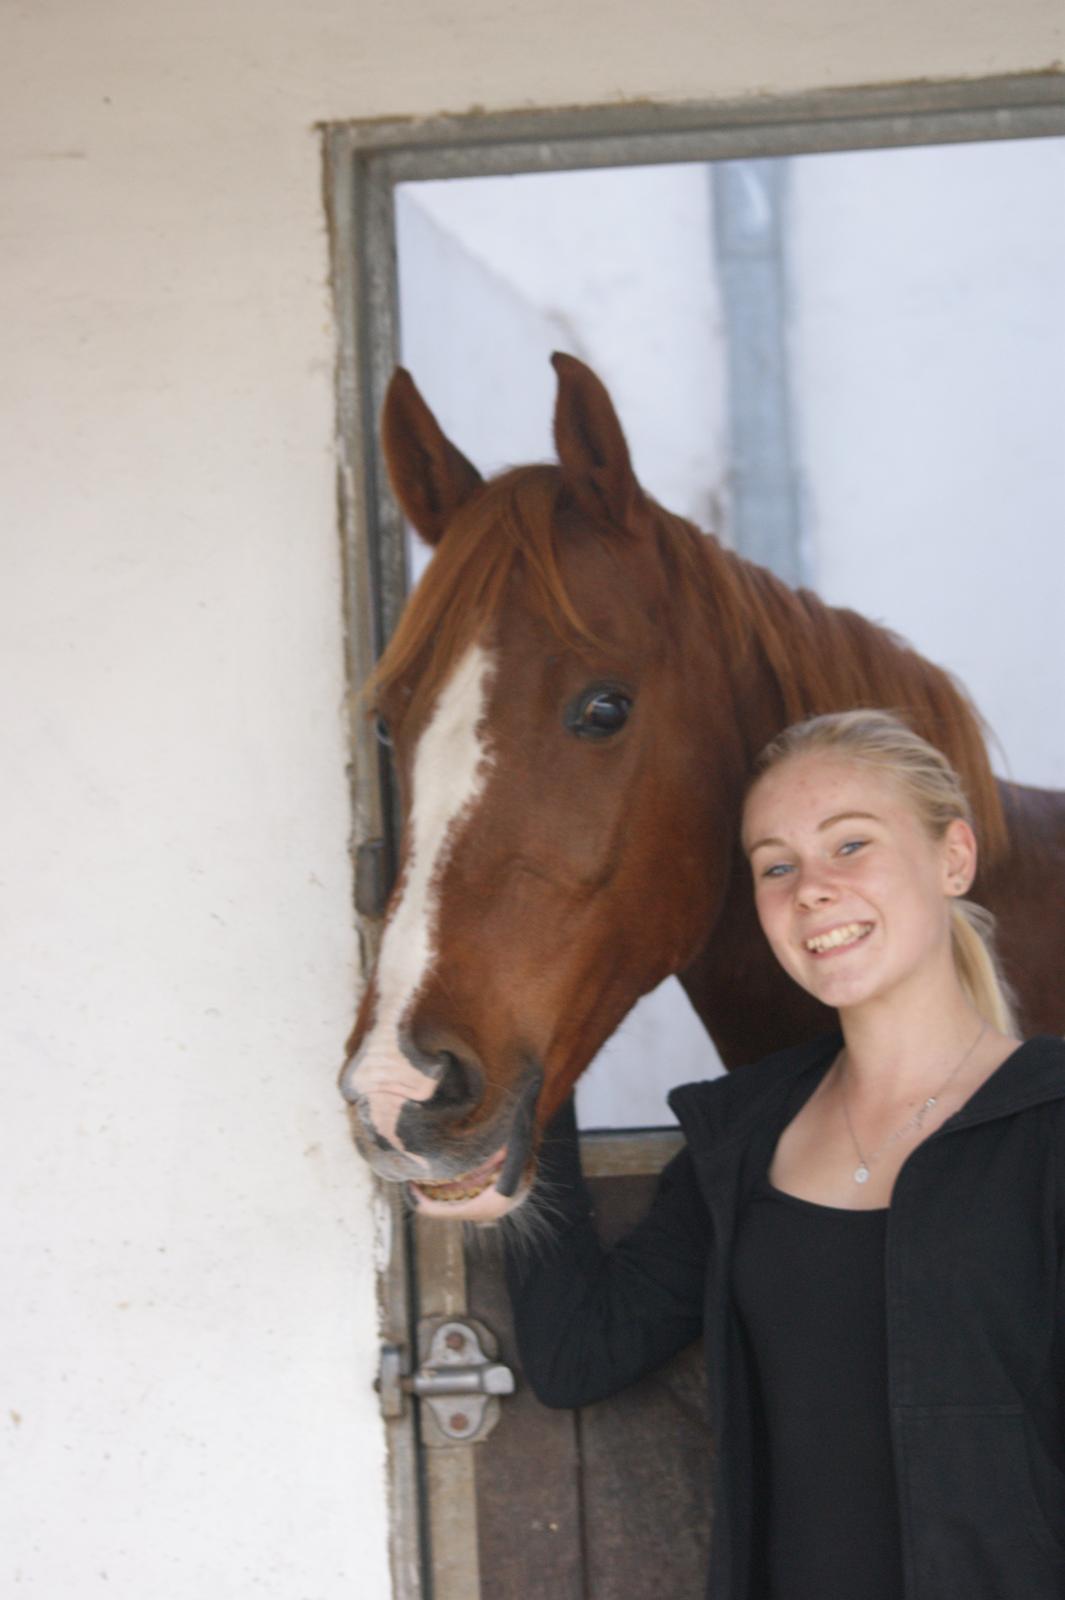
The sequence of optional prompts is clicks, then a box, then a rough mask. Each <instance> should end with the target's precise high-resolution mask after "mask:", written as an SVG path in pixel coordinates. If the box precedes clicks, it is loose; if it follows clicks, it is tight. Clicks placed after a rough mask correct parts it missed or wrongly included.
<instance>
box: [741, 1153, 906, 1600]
mask: <svg viewBox="0 0 1065 1600" xmlns="http://www.w3.org/2000/svg"><path fill="white" fill-rule="evenodd" d="M886 1219H887V1209H886V1208H884V1209H881V1210H877V1211H868V1210H867V1211H849V1210H845V1209H842V1208H840V1207H837V1206H823V1205H816V1204H814V1203H813V1202H812V1201H809V1200H801V1199H799V1198H798V1197H797V1196H794V1195H787V1194H784V1193H782V1192H781V1191H780V1190H779V1189H775V1188H773V1187H772V1186H771V1185H770V1184H769V1182H768V1181H767V1180H766V1179H763V1180H762V1181H761V1182H760V1183H759V1184H758V1185H757V1186H756V1187H755V1189H754V1191H753V1193H752V1194H751V1196H750V1199H749V1200H748V1203H747V1205H746V1206H745V1207H744V1209H743V1211H742V1213H741V1216H740V1218H739V1223H738V1227H737V1233H736V1244H735V1254H734V1257H733V1294H734V1297H735V1301H736V1307H737V1310H738V1312H739V1315H740V1322H741V1325H742V1328H743V1332H744V1336H745V1337H746V1340H747V1342H748V1351H749V1355H750V1357H751V1360H750V1366H751V1371H752V1373H753V1374H754V1388H755V1393H754V1394H753V1395H752V1396H751V1400H752V1414H753V1417H754V1421H755V1433H754V1438H755V1455H754V1480H753V1483H752V1493H753V1501H754V1504H753V1510H754V1569H753V1570H754V1574H755V1580H756V1581H755V1594H756V1595H757V1596H758V1600H853V1597H854V1595H855V1593H860V1594H861V1596H862V1600H902V1594H903V1583H902V1547H901V1533H900V1528H899V1517H898V1506H897V1500H896V1490H895V1472H894V1465H893V1461H892V1452H891V1434H890V1427H889V1422H888V1404H887V1340H886V1323H885V1304H884V1235H885V1227H886Z"/></svg>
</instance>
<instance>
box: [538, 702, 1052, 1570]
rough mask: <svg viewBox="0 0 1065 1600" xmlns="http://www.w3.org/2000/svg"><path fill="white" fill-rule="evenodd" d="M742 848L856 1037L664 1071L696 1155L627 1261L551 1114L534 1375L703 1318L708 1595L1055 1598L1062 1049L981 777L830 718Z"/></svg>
mask: <svg viewBox="0 0 1065 1600" xmlns="http://www.w3.org/2000/svg"><path fill="white" fill-rule="evenodd" d="M742 844H743V850H744V854H745V856H746V858H747V860H748V861H749V863H750V870H751V874H752V881H753V885H754V896H755V905H756V908H757V912H758V917H759V921H760V923H761V926H762V928H763V930H764V932H765V935H766V938H767V939H768V941H769V943H770V945H771V947H772V949H773V951H774V953H775V955H776V957H777V959H778V960H779V961H780V963H781V965H782V966H783V967H784V968H785V970H786V971H787V972H788V973H789V974H790V975H791V976H792V977H793V978H794V979H795V981H796V982H797V983H799V984H801V985H802V987H803V988H804V989H806V990H808V991H809V992H810V993H811V994H813V995H815V996H816V997H817V998H818V999H820V1000H822V1001H823V1002H824V1003H825V1004H826V1005H828V1006H830V1007H832V1008H834V1009H835V1011H836V1013H837V1016H838V1020H839V1028H838V1031H835V1032H833V1033H831V1034H828V1035H825V1036H823V1037H822V1038H820V1039H817V1040H815V1041H813V1042H812V1043H808V1044H803V1045H799V1046H796V1047H795V1048H794V1049H791V1050H785V1051H782V1052H778V1053H777V1054H776V1055H774V1056H771V1057H768V1058H766V1059H765V1060H763V1061H760V1062H757V1063H755V1064H753V1065H752V1066H749V1067H746V1068H740V1069H738V1070H736V1071H734V1072H732V1073H730V1074H728V1075H726V1076H725V1077H724V1078H719V1079H716V1080H713V1081H711V1082H708V1083H701V1084H692V1085H687V1086H686V1087H684V1088H682V1089H679V1090H674V1091H673V1093H672V1094H671V1095H670V1097H669V1100H670V1105H671V1106H672V1108H673V1110H674V1111H675V1112H676V1115H677V1118H678V1121H679V1122H680V1124H681V1128H682V1131H683V1133H684V1135H685V1141H686V1143H685V1147H684V1149H682V1151H681V1152H680V1154H679V1155H678V1156H676V1157H675V1158H674V1160H673V1161H672V1162H670V1164H669V1165H668V1166H667V1167H666V1169H665V1171H664V1172H663V1174H662V1176H661V1179H660V1181H659V1186H658V1189H657V1191H656V1196H655V1200H654V1202H653V1204H652V1207H651V1209H650V1211H649V1213H648V1215H647V1216H646V1217H645V1219H644V1220H643V1222H642V1223H641V1224H640V1225H639V1226H638V1227H637V1228H636V1229H635V1230H634V1231H633V1232H632V1233H631V1234H630V1235H628V1237H627V1238H625V1239H623V1240H622V1241H621V1242H620V1244H618V1245H615V1246H614V1247H613V1248H612V1249H611V1250H609V1251H607V1250H604V1249H603V1248H602V1247H601V1246H600V1245H599V1243H598V1240H597V1237H596V1234H595V1229H594V1226H593V1222H592V1217H591V1208H590V1204H589V1200H588V1194H587V1190H586V1189H585V1188H584V1186H583V1182H582V1179H581V1174H580V1167H579V1157H578V1154H577V1141H576V1128H575V1124H574V1121H573V1112H572V1105H570V1106H568V1107H567V1108H566V1109H565V1110H564V1111H563V1112H562V1113H560V1114H559V1116H558V1117H557V1118H556V1119H555V1121H554V1123H553V1124H552V1125H551V1127H550V1128H549V1129H548V1131H547V1134H546V1135H545V1140H544V1148H543V1152H542V1158H541V1174H542V1175H543V1177H544V1178H545V1179H546V1181H547V1183H548V1184H549V1185H550V1187H551V1190H552V1192H553V1198H554V1199H555V1201H556V1203H557V1205H558V1206H559V1208H560V1210H561V1212H562V1213H563V1221H562V1223H561V1226H560V1227H559V1228H558V1230H557V1232H556V1233H555V1234H554V1236H553V1238H552V1240H551V1242H550V1244H549V1245H548V1246H547V1247H546V1248H544V1249H543V1250H542V1251H541V1253H540V1254H539V1255H538V1256H535V1257H523V1256H521V1255H519V1254H518V1252H517V1251H516V1250H512V1251H511V1252H510V1254H509V1257H508V1278H509V1284H510V1291H511V1298H512V1304H513V1308H514V1315H515V1326H516V1331H517V1336H518V1343H519V1348H520V1351H521V1355H522V1361H523V1366H524V1370H525V1373H526V1376H527V1378H528V1380H529V1382H530V1384H531V1385H532V1387H533V1389H534V1390H535V1392H536V1393H537V1394H538V1395H539V1396H540V1398H541V1399H542V1400H544V1401H545V1402H546V1403H547V1404H551V1405H560V1406H577V1405H583V1404H586V1403H588V1402H589V1401H592V1400H598V1399H601V1398H603V1397H604V1396H606V1395H608V1394H611V1393H613V1392H614V1391H616V1390H617V1389H619V1388H621V1387H622V1386H623V1385H625V1384H627V1383H629V1382H632V1381H633V1380H634V1379H636V1378H638V1377H640V1376H641V1375H642V1374H644V1373H646V1372H648V1371H650V1370H652V1369H653V1368H654V1367H656V1366H658V1365H659V1364H660V1363H661V1362H663V1361H665V1360H666V1359H668V1357H670V1356H671V1355H673V1354H674V1353H675V1352H677V1351H678V1350H680V1349H681V1348H683V1346H684V1345H686V1344H688V1343H690V1342H691V1341H692V1340H693V1339H694V1338H696V1337H697V1336H698V1335H699V1334H700V1333H701V1334H702V1336H703V1341H704V1349H705V1356H706V1370H707V1383H708V1402H709V1410H710V1415H711V1418H712V1421H713V1427H714V1432H715V1444H716V1450H715V1454H714V1460H713V1463H712V1465H711V1467H710V1469H709V1474H710V1475H709V1483H708V1492H709V1494H710V1496H711V1499H712V1502H713V1505H714V1531H713V1540H712V1544H711V1559H710V1573H709V1578H708V1587H707V1594H708V1595H712V1596H713V1597H714V1600H845V1597H846V1600H851V1597H852V1596H853V1594H854V1593H855V1592H856V1591H860V1592H861V1594H862V1596H863V1600H962V1597H964V1600H1052V1597H1058V1600H1060V1596H1061V1595H1062V1594H1065V1425H1063V1417H1065V1273H1063V1271H1062V1267H1061V1262H1062V1259H1063V1256H1065V1042H1063V1041H1062V1040H1060V1039H1057V1038H1053V1037H1049V1036H1043V1037H1038V1038H1034V1039H1029V1040H1027V1041H1025V1042H1022V1041H1021V1039H1020V1037H1019V1034H1018V1029H1017V1025H1016V1023H1015V1021H1014V1018H1013V1014H1012V1008H1011V1000H1010V995H1009V993H1008V990H1007V988H1006V986H1005V984H1004V982H1003V980H1002V977H1001V975H1000V973H999V970H998V967H997V963H996V960H995V956H994V951H993V947H992V944H991V938H990V926H991V919H990V918H989V917H988V915H987V914H986V913H985V912H983V911H982V910H981V908H980V907H978V906H976V905H974V904H973V903H972V902H971V901H969V900H967V899H966V894H967V891H968V889H969V888H970V886H971V884H972V881H973V878H974V876H975V873H976V867H977V854H978V846H977V840H976V838H975V835H974V832H973V827H972V822H971V817H970V812H969V807H968V805H967V802H966V799H965V796H964V793H963V791H962V787H961V784H960V782H959V780H958V778H957V775H956V774H955V773H954V771H953V770H952V768H951V767H950V765H949V763H948V762H947V760H946V759H945V757H944V756H943V755H942V754H941V753H940V752H939V751H938V750H936V749H934V748H933V746H931V745H930V744H928V743H927V742H926V741H925V740H923V739H921V738H919V737H918V736H917V735H916V734H915V733H914V732H912V731H911V729H910V728H909V727H907V726H906V724H905V723H904V722H903V721H902V720H901V719H900V718H897V717H895V716H892V715H890V714H888V713H886V712H880V711H864V710H863V711H853V712H845V713H840V714H834V715H831V716H823V717H816V718H813V719H811V720H809V721H807V722H805V723H801V724H798V725H796V726H794V727H792V728H790V729H787V730H786V731H785V732H784V733H783V734H782V735H781V736H780V737H779V738H778V739H776V740H774V741H773V743H772V744H771V745H770V746H768V747H767V748H766V749H765V750H764V751H763V752H762V754H761V756H760V757H759V759H758V762H757V763H756V768H755V773H754V776H753V779H752V782H751V785H750V787H749V789H748V793H747V797H746V801H745V805H744V809H743V819H742Z"/></svg>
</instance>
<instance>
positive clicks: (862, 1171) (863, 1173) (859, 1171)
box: [854, 1161, 869, 1183]
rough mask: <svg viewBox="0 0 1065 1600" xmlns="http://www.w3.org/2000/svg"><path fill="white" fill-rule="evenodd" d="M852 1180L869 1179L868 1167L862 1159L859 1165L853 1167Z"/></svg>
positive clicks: (864, 1181)
mask: <svg viewBox="0 0 1065 1600" xmlns="http://www.w3.org/2000/svg"><path fill="white" fill-rule="evenodd" d="M854 1181H855V1183H868V1181H869V1168H868V1167H867V1166H866V1164H865V1162H864V1161H863V1162H862V1164H861V1166H860V1167H855V1169H854Z"/></svg>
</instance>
